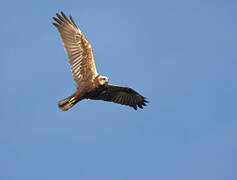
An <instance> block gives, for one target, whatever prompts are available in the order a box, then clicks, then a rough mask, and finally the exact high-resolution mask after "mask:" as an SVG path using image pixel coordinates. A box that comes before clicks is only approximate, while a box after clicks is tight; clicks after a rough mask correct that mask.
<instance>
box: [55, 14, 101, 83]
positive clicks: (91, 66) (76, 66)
mask: <svg viewBox="0 0 237 180" xmlns="http://www.w3.org/2000/svg"><path fill="white" fill-rule="evenodd" d="M61 14H62V16H61V15H59V14H56V15H57V18H55V17H53V19H54V20H55V21H56V22H57V23H53V25H54V26H56V27H57V29H58V31H59V33H60V37H61V39H62V42H63V46H64V49H65V51H66V53H67V56H68V60H69V63H70V65H71V72H72V75H73V78H74V81H75V83H76V86H77V87H78V86H79V85H80V82H82V81H91V80H93V79H94V78H95V77H96V76H97V75H98V73H97V71H96V67H95V63H94V58H93V54H92V49H91V45H90V43H89V42H88V41H87V39H86V38H85V36H84V35H83V34H82V33H81V31H80V29H79V28H78V27H77V25H76V24H75V22H74V21H73V19H72V17H71V16H70V20H69V19H68V18H67V17H66V16H65V14H64V13H63V12H61Z"/></svg>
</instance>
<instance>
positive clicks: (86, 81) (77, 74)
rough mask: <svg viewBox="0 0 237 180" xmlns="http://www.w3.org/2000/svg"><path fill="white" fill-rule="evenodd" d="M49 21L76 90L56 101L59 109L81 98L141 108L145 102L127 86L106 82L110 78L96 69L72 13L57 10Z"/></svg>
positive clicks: (68, 107) (65, 108)
mask: <svg viewBox="0 0 237 180" xmlns="http://www.w3.org/2000/svg"><path fill="white" fill-rule="evenodd" d="M56 16H57V17H53V20H54V21H55V22H53V23H52V24H53V25H54V26H55V27H56V28H57V29H58V31H59V34H60V37H61V40H62V43H63V46H64V49H65V51H66V53H67V57H68V60H69V64H70V67H71V72H72V76H73V78H74V81H75V84H76V89H77V90H76V92H75V93H74V94H72V95H71V96H69V97H68V98H66V99H63V100H61V101H59V102H58V107H59V108H60V109H61V110H62V111H67V110H68V109H70V108H71V107H72V106H74V105H75V104H76V103H78V102H79V101H81V100H83V99H92V100H104V101H109V102H114V103H118V104H121V105H126V106H130V107H132V108H134V109H135V110H137V107H139V108H141V109H143V106H146V103H148V101H147V100H146V98H145V97H143V96H142V95H140V94H139V93H137V92H136V91H135V90H133V89H132V88H130V87H123V86H115V85H109V84H108V82H109V78H108V77H106V76H102V75H99V74H98V73H97V71H96V67H95V62H94V58H93V54H92V48H91V45H90V43H89V42H88V41H87V39H86V37H85V36H84V35H83V34H82V32H81V30H80V29H79V28H78V26H77V25H76V23H75V22H74V20H73V19H72V16H71V15H70V16H69V17H67V16H66V15H65V14H64V13H63V12H62V11H61V15H60V14H58V13H56Z"/></svg>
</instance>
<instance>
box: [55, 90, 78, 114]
mask: <svg viewBox="0 0 237 180" xmlns="http://www.w3.org/2000/svg"><path fill="white" fill-rule="evenodd" d="M78 101H80V100H79V99H78V98H76V96H75V94H73V95H71V96H69V97H68V98H66V99H63V100H61V101H59V102H58V107H59V109H61V110H62V111H67V110H68V109H70V108H71V107H72V106H74V105H75V104H76V103H78Z"/></svg>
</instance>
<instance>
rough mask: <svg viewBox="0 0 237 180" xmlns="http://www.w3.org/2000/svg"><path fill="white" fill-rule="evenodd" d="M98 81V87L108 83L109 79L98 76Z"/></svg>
mask: <svg viewBox="0 0 237 180" xmlns="http://www.w3.org/2000/svg"><path fill="white" fill-rule="evenodd" d="M98 80H99V84H100V85H106V84H108V82H109V78H107V77H106V76H99V77H98Z"/></svg>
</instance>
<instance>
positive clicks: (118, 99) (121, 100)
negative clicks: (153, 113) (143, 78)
mask: <svg viewBox="0 0 237 180" xmlns="http://www.w3.org/2000/svg"><path fill="white" fill-rule="evenodd" d="M94 99H97V100H104V101H110V102H114V103H118V104H122V105H127V106H131V107H133V108H134V109H135V110H137V106H138V107H139V108H141V109H143V106H146V103H148V101H147V100H146V98H145V97H143V96H141V95H140V94H139V93H137V92H136V91H134V90H133V89H131V88H129V87H122V86H113V85H108V86H107V87H106V89H105V90H104V91H103V92H102V93H100V94H99V95H98V96H97V97H96V98H94Z"/></svg>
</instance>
